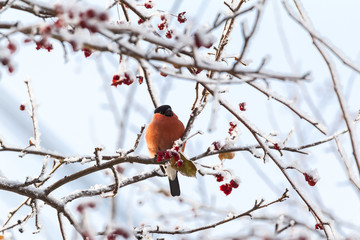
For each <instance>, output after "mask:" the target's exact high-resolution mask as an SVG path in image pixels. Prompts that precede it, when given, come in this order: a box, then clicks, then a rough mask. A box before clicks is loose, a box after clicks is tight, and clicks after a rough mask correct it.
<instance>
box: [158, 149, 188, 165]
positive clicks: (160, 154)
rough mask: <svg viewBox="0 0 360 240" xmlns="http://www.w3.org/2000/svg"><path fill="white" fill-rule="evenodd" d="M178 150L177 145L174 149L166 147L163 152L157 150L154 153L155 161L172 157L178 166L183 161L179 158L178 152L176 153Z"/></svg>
mask: <svg viewBox="0 0 360 240" xmlns="http://www.w3.org/2000/svg"><path fill="white" fill-rule="evenodd" d="M178 151H179V147H175V148H174V150H170V149H168V150H166V151H165V152H163V151H160V152H157V153H156V157H157V161H158V162H163V161H166V160H170V159H171V158H173V159H174V161H175V165H176V166H177V167H179V168H180V167H182V166H183V164H184V162H183V160H182V159H181V158H180V154H179V153H178Z"/></svg>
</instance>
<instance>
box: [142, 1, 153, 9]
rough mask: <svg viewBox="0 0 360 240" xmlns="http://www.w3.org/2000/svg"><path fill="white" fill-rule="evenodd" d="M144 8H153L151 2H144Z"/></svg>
mask: <svg viewBox="0 0 360 240" xmlns="http://www.w3.org/2000/svg"><path fill="white" fill-rule="evenodd" d="M144 6H145V7H146V8H148V9H149V8H153V4H152V1H151V0H149V1H148V2H146V3H145V4H144Z"/></svg>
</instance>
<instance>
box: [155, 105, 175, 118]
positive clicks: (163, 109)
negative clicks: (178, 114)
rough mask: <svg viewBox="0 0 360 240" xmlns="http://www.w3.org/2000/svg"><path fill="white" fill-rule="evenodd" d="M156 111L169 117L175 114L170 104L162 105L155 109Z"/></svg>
mask: <svg viewBox="0 0 360 240" xmlns="http://www.w3.org/2000/svg"><path fill="white" fill-rule="evenodd" d="M155 113H160V114H162V115H164V116H167V117H172V116H173V115H174V114H173V112H172V109H171V107H170V106H169V105H161V106H160V107H157V108H156V109H155V111H154V114H155Z"/></svg>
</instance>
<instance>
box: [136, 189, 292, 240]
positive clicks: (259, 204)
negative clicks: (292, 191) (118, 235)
mask: <svg viewBox="0 0 360 240" xmlns="http://www.w3.org/2000/svg"><path fill="white" fill-rule="evenodd" d="M288 191H289V190H288V189H286V190H285V192H284V193H283V194H282V196H281V197H279V198H278V199H276V200H274V201H272V202H269V203H266V204H264V199H261V200H260V201H259V202H258V201H257V200H256V201H255V203H254V206H253V207H252V208H251V209H250V210H248V211H246V212H243V213H241V214H236V215H231V216H228V217H226V218H225V219H224V220H221V221H218V222H216V223H213V224H208V225H205V226H202V227H198V228H193V229H189V230H175V231H166V230H161V229H156V230H147V231H148V232H149V233H157V234H171V235H175V234H189V233H194V232H199V231H203V230H207V229H212V228H215V227H217V226H220V225H222V224H224V223H227V222H230V221H233V220H235V219H238V218H241V217H246V216H248V217H251V213H252V212H254V211H257V210H259V209H262V208H265V207H268V206H270V205H273V204H275V203H278V202H282V201H284V200H286V198H288V197H289V196H288V195H287V193H288ZM137 233H138V234H141V233H142V230H141V229H140V230H137Z"/></svg>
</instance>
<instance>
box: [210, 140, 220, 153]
mask: <svg viewBox="0 0 360 240" xmlns="http://www.w3.org/2000/svg"><path fill="white" fill-rule="evenodd" d="M212 145H213V146H214V150H215V151H219V150H220V149H221V145H220V143H219V142H213V143H212Z"/></svg>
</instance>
